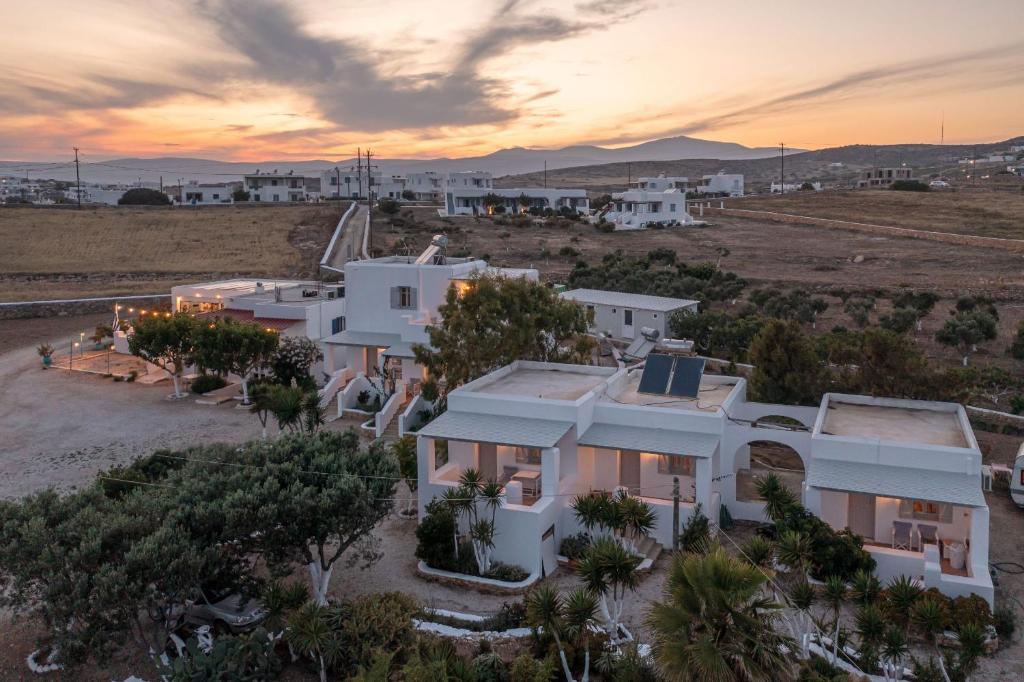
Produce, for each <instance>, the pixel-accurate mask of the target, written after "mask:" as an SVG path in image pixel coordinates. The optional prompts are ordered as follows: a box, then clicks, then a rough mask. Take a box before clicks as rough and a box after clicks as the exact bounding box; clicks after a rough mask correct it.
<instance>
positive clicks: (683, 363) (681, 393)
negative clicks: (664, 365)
mask: <svg viewBox="0 0 1024 682" xmlns="http://www.w3.org/2000/svg"><path fill="white" fill-rule="evenodd" d="M703 374H704V358H682V357H680V358H676V371H675V373H674V374H673V375H672V385H671V386H669V388H668V393H669V395H674V396H677V397H680V398H696V397H697V392H698V391H699V390H700V378H701V376H702V375H703Z"/></svg>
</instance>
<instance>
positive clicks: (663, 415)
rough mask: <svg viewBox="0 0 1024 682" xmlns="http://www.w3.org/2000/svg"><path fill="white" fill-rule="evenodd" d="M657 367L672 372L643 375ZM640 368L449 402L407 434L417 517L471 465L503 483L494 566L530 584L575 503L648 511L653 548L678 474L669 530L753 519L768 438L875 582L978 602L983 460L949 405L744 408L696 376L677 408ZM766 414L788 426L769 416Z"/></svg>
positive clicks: (741, 395)
mask: <svg viewBox="0 0 1024 682" xmlns="http://www.w3.org/2000/svg"><path fill="white" fill-rule="evenodd" d="M655 357H660V358H666V357H668V358H670V361H672V362H674V360H671V357H672V356H665V355H660V356H654V355H652V356H649V357H648V360H647V364H648V365H650V364H651V363H652V360H653V358H655ZM685 360H692V358H685ZM642 371H643V370H642V369H641V368H640V367H639V366H638V367H633V368H622V369H614V368H606V367H593V366H582V365H559V364H550V363H538V362H525V361H519V362H515V363H513V364H511V365H508V366H506V367H503V368H502V369H499V370H497V371H495V372H492V373H491V374H488V375H486V376H484V377H482V378H480V379H477V380H476V381H473V382H470V383H468V384H466V385H464V386H462V387H460V388H458V389H456V390H454V391H452V392H451V393H449V394H448V410H447V411H446V412H445V413H444V414H442V415H440V416H439V417H437V418H436V419H434V420H433V421H432V422H430V423H429V424H427V425H426V426H424V427H423V428H422V429H421V430H420V431H419V432H418V436H417V439H418V440H417V447H418V466H419V472H418V479H419V480H418V501H419V513H420V518H422V517H423V515H424V514H425V508H426V506H427V504H428V503H429V502H430V501H431V500H432V499H434V498H435V497H438V496H440V495H442V494H443V493H444V492H445V491H446V490H449V489H451V488H453V487H456V486H458V485H459V476H460V475H461V474H462V472H463V471H465V470H466V469H469V468H473V469H477V470H479V471H481V472H482V473H483V475H484V477H485V478H487V479H491V480H496V481H499V482H501V483H502V484H503V485H504V497H503V498H502V500H501V505H500V507H499V508H498V509H497V512H496V533H495V547H494V552H493V558H494V560H496V561H502V562H505V563H510V564H518V565H520V566H522V567H523V568H525V569H526V570H527V571H529V572H530V573H531V574H532V575H533V576H534V577H539V576H542V575H546V574H550V573H551V572H552V571H553V570H555V568H556V566H557V561H556V553H557V551H558V548H559V544H560V542H561V540H562V539H563V538H565V537H567V536H569V535H573V534H575V533H578V532H580V531H581V530H583V529H582V528H581V527H580V525H579V523H578V521H577V520H576V518H575V515H574V513H573V509H572V508H571V504H572V499H573V496H575V495H580V494H588V493H590V492H592V491H609V492H611V491H615V490H617V489H620V488H625V489H628V490H629V491H630V492H631V493H632V494H634V495H639V496H640V497H642V498H643V499H644V500H645V501H646V502H648V503H649V504H650V505H651V506H652V508H653V509H654V511H655V513H656V515H657V527H656V529H655V530H654V531H653V532H652V533H651V538H652V539H653V540H655V541H656V542H657V543H660V544H661V545H664V546H666V547H667V546H671V543H672V535H673V531H672V517H673V501H672V496H673V482H674V481H673V479H674V478H677V477H678V479H679V481H680V491H681V497H682V500H683V501H682V502H681V504H680V516H681V523H685V522H686V520H687V519H688V518H689V517H690V516H692V514H693V512H694V509H695V507H696V505H698V504H700V505H701V507H702V509H703V510H704V512H705V513H706V514H707V516H708V517H709V518H710V519H712V520H713V521H717V520H718V518H719V512H720V508H721V507H722V505H725V506H726V507H727V508H728V510H729V512H730V513H731V515H732V517H733V518H739V519H752V520H764V518H765V517H764V509H763V503H762V502H760V501H757V498H756V495H755V496H753V497H751V496H750V495H747V494H746V493H747V492H749V489H750V488H752V473H751V472H752V468H754V467H757V466H758V463H757V461H756V460H753V459H752V457H751V447H752V444H758V447H760V445H759V444H760V443H763V442H765V441H770V442H772V443H774V444H776V445H778V446H779V447H783V448H792V449H793V450H795V452H796V454H797V455H798V460H799V462H800V464H798V465H796V466H799V467H800V468H801V469H802V471H801V472H797V473H796V474H794V475H795V476H798V477H800V478H801V479H802V480H800V481H799V482H797V483H795V485H797V486H798V492H799V493H800V497H801V499H802V501H803V503H804V505H805V506H806V508H807V509H808V510H809V511H811V512H813V513H814V514H816V515H818V516H819V517H820V518H822V519H823V520H825V521H826V522H828V523H829V524H830V525H832V526H833V527H834V528H836V529H842V528H845V527H849V528H850V529H851V530H853V531H854V532H856V533H859V534H861V535H862V536H863V537H864V538H865V549H866V550H867V551H868V552H869V553H870V554H871V556H872V557H874V559H875V560H876V562H877V569H876V571H877V574H878V576H879V577H880V578H881V579H883V580H887V579H889V578H892V577H894V576H897V575H907V576H910V577H912V578H916V579H918V580H920V581H921V582H922V583H923V584H924V586H925V587H936V588H938V589H939V590H940V591H942V592H943V593H944V594H947V595H950V596H958V595H964V594H972V593H974V594H979V595H981V596H982V597H984V598H985V599H987V600H988V601H989V602H990V603H991V601H992V598H993V587H992V581H991V578H990V577H989V572H988V534H989V528H988V525H989V513H988V507H987V506H986V503H985V499H984V496H983V494H982V475H981V453H980V451H979V449H978V444H977V442H976V441H975V439H974V435H973V433H972V431H971V426H970V424H969V422H968V420H967V416H966V414H965V412H964V409H963V408H962V407H961V406H959V405H955V404H948V403H936V402H923V401H912V400H892V399H882V398H869V397H864V396H850V395H835V394H830V395H826V396H825V397H824V399H823V400H822V402H821V404H820V405H819V406H818V407H792V406H783V405H770V404H763V403H756V402H752V401H749V400H748V399H747V397H746V388H747V387H746V382H745V380H743V379H740V378H734V377H727V376H718V375H707V374H705V375H703V376H700V375H699V372H698V376H699V379H697V381H698V382H699V383H698V384H697V385H696V386H693V394H695V395H696V396H697V397H696V398H687V397H679V396H680V395H681V393H680V392H676V391H675V390H674V388H675V377H676V376H677V371H675V370H673V371H672V372H671V377H672V379H671V383H669V386H670V389H669V393H666V391H665V389H660V390H657V391H656V392H655V393H650V392H642V391H641V390H640V388H641V387H640V382H641V378H642ZM684 375H685V373H684ZM691 377H692V373H691ZM665 381H666V383H668V382H669V379H668V376H667V375H666V377H665ZM647 388H648V389H649V388H650V387H649V386H648V387H647ZM778 416H781V417H786V418H788V420H791V421H787V423H793V424H798V425H799V426H795V427H784V426H780V425H779V422H778V420H777V419H767V418H769V417H778ZM437 441H445V442H446V443H447V453H448V454H447V462H446V463H443V464H441V463H439V462H438V460H437V458H436V457H435V452H436V450H435V448H436V443H437Z"/></svg>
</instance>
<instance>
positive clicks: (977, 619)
mask: <svg viewBox="0 0 1024 682" xmlns="http://www.w3.org/2000/svg"><path fill="white" fill-rule="evenodd" d="M950 620H951V622H950V626H951V628H952V627H955V628H959V627H960V626H962V625H964V624H965V623H974V624H975V625H978V626H980V627H982V628H985V627H988V626H989V625H992V624H993V623H994V619H993V617H992V610H991V609H990V608H989V606H988V602H987V601H985V600H984V599H983V598H981V597H979V596H978V595H976V594H972V595H970V596H966V597H957V598H956V599H954V600H952V608H951V613H950Z"/></svg>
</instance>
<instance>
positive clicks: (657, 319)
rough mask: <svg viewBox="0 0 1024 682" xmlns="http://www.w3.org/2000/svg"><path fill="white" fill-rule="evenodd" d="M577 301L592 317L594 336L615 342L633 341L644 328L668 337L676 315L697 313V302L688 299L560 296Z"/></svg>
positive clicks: (587, 292)
mask: <svg viewBox="0 0 1024 682" xmlns="http://www.w3.org/2000/svg"><path fill="white" fill-rule="evenodd" d="M559 296H561V297H562V298H564V299H566V300H569V301H575V302H576V303H578V304H579V305H581V306H583V307H584V308H586V309H587V311H589V312H590V313H592V315H593V321H592V322H591V326H590V329H589V330H588V331H589V332H590V333H591V334H597V333H603V334H607V335H608V336H609V337H610V338H612V339H618V340H623V341H632V340H633V339H635V338H636V337H637V336H639V335H640V330H641V329H644V328H649V329H653V330H655V331H657V332H658V337H659V338H665V337H667V336H668V332H669V326H668V322H669V319H670V318H671V317H672V315H674V314H676V313H677V312H689V313H695V312H697V306H698V302H697V301H690V300H687V299H685V298H668V297H665V296H648V295H646V294H627V293H624V292H621V291H602V290H600V289H573V290H571V291H563V292H562V293H561V294H559Z"/></svg>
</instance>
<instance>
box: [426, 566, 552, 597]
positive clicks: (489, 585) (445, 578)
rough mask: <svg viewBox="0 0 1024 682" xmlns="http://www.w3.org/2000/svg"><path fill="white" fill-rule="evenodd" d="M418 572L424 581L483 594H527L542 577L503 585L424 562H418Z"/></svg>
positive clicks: (500, 582)
mask: <svg viewBox="0 0 1024 682" xmlns="http://www.w3.org/2000/svg"><path fill="white" fill-rule="evenodd" d="M416 572H417V573H418V574H419V576H420V577H421V578H423V579H424V580H429V581H430V582H435V583H440V584H442V585H450V586H453V587H461V588H464V589H467V590H473V591H474V592H481V593H483V594H498V595H502V594H509V595H512V594H523V593H525V592H527V591H528V590H529V589H530V588H531V587H532V586H533V584H534V583H535V582H537V580H539V579H540V576H539V575H537V574H532V575H530V576H529V577H528V578H527V579H526V580H524V581H523V582H521V583H503V582H502V581H500V580H492V579H490V578H480V577H477V576H467V575H462V574H459V573H451V572H449V571H442V570H439V569H436V568H430V567H429V566H427V565H426V564H425V563H423V562H422V561H420V562H417V564H416Z"/></svg>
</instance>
